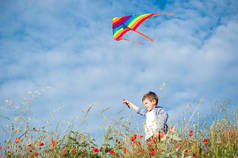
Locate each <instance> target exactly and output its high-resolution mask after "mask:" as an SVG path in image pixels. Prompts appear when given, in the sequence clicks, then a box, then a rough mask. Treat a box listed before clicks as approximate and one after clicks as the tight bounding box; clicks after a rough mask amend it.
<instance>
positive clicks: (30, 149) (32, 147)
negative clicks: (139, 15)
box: [27, 144, 34, 152]
mask: <svg viewBox="0 0 238 158" xmlns="http://www.w3.org/2000/svg"><path fill="white" fill-rule="evenodd" d="M27 146H28V147H29V151H30V152H32V150H33V149H34V146H33V145H32V144H27Z"/></svg>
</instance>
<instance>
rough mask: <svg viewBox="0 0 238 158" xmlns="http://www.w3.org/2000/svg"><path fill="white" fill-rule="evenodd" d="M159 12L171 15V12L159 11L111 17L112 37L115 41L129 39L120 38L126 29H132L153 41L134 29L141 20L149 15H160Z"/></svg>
mask: <svg viewBox="0 0 238 158" xmlns="http://www.w3.org/2000/svg"><path fill="white" fill-rule="evenodd" d="M161 14H168V15H173V14H170V13H160V14H156V13H149V14H140V15H135V16H123V17H115V18H112V29H113V38H114V39H115V40H117V41H120V40H127V41H130V40H128V39H125V38H121V37H122V36H123V35H124V34H125V33H126V32H127V31H134V32H136V33H138V34H140V35H141V36H144V37H145V38H147V39H149V40H151V41H152V42H154V40H152V39H151V38H150V37H148V36H146V35H144V34H142V33H141V32H139V31H136V29H137V27H139V26H140V24H141V23H142V22H143V21H145V20H146V19H148V18H149V17H152V16H157V15H161ZM133 42H135V43H140V44H143V43H141V42H137V41H133Z"/></svg>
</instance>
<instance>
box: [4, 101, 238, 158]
mask: <svg viewBox="0 0 238 158" xmlns="http://www.w3.org/2000/svg"><path fill="white" fill-rule="evenodd" d="M91 108H92V106H90V107H89V109H88V110H87V113H86V114H85V116H87V115H88V113H89V112H90V109H91ZM220 111H221V113H224V111H225V113H224V114H225V115H224V117H222V118H220V119H218V118H216V117H214V118H213V120H211V121H209V122H206V121H204V119H199V118H198V119H197V120H196V121H191V122H189V123H187V122H186V121H182V122H179V123H177V124H176V125H170V127H169V131H168V133H167V134H164V133H160V136H159V138H157V139H151V140H150V141H145V140H144V136H143V131H141V132H136V131H135V130H132V129H130V126H129V124H130V122H131V121H130V119H128V118H122V119H120V120H119V121H114V122H111V123H110V124H108V125H107V126H106V130H105V133H104V138H103V143H101V144H98V143H97V140H95V138H94V137H93V136H90V135H89V134H87V133H82V132H80V130H72V129H70V128H67V130H66V131H65V132H64V134H62V135H59V134H57V132H54V131H49V130H48V129H47V128H46V127H45V126H41V127H37V126H34V127H31V125H30V123H29V122H27V121H26V119H24V118H21V119H19V120H20V121H19V120H16V119H15V120H14V119H13V121H12V122H11V123H10V125H9V126H8V127H9V128H8V129H6V130H5V131H7V133H8V135H7V137H6V138H4V140H2V142H0V153H1V157H9V158H10V157H26V158H28V157H29V158H31V157H53V158H58V157H59V158H60V157H72V158H74V157H77V158H78V157H90V158H91V157H115V158H117V157H129V158H136V157H161V158H163V157H164V158H166V157H171V158H177V157H178V158H179V157H185V158H196V157H197V158H199V157H204V158H205V157H206V158H207V157H232V158H233V157H238V127H237V125H238V117H237V115H238V112H237V110H236V111H235V112H234V111H233V112H232V113H229V112H227V110H224V108H223V110H220Z"/></svg>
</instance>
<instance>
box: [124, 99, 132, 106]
mask: <svg viewBox="0 0 238 158" xmlns="http://www.w3.org/2000/svg"><path fill="white" fill-rule="evenodd" d="M122 103H124V104H126V105H127V107H128V108H130V104H131V102H130V101H128V100H126V99H123V100H122Z"/></svg>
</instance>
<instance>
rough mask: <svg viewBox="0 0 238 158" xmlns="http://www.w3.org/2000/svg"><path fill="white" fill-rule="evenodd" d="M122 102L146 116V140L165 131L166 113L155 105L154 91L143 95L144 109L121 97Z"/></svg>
mask: <svg viewBox="0 0 238 158" xmlns="http://www.w3.org/2000/svg"><path fill="white" fill-rule="evenodd" d="M122 102H123V103H124V104H126V105H127V106H128V107H131V108H132V109H134V110H135V111H136V112H137V113H138V114H140V115H142V116H145V117H146V123H145V139H146V140H150V139H151V138H159V134H160V133H167V130H168V126H167V119H168V114H167V112H166V111H165V110H164V109H163V108H162V107H161V106H157V104H158V97H157V95H156V94H155V93H154V92H151V91H149V92H148V93H146V94H145V95H144V96H143V98H142V102H143V104H144V106H145V109H141V108H139V107H138V106H136V105H134V104H133V103H131V102H130V101H128V100H125V99H123V100H122Z"/></svg>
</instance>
